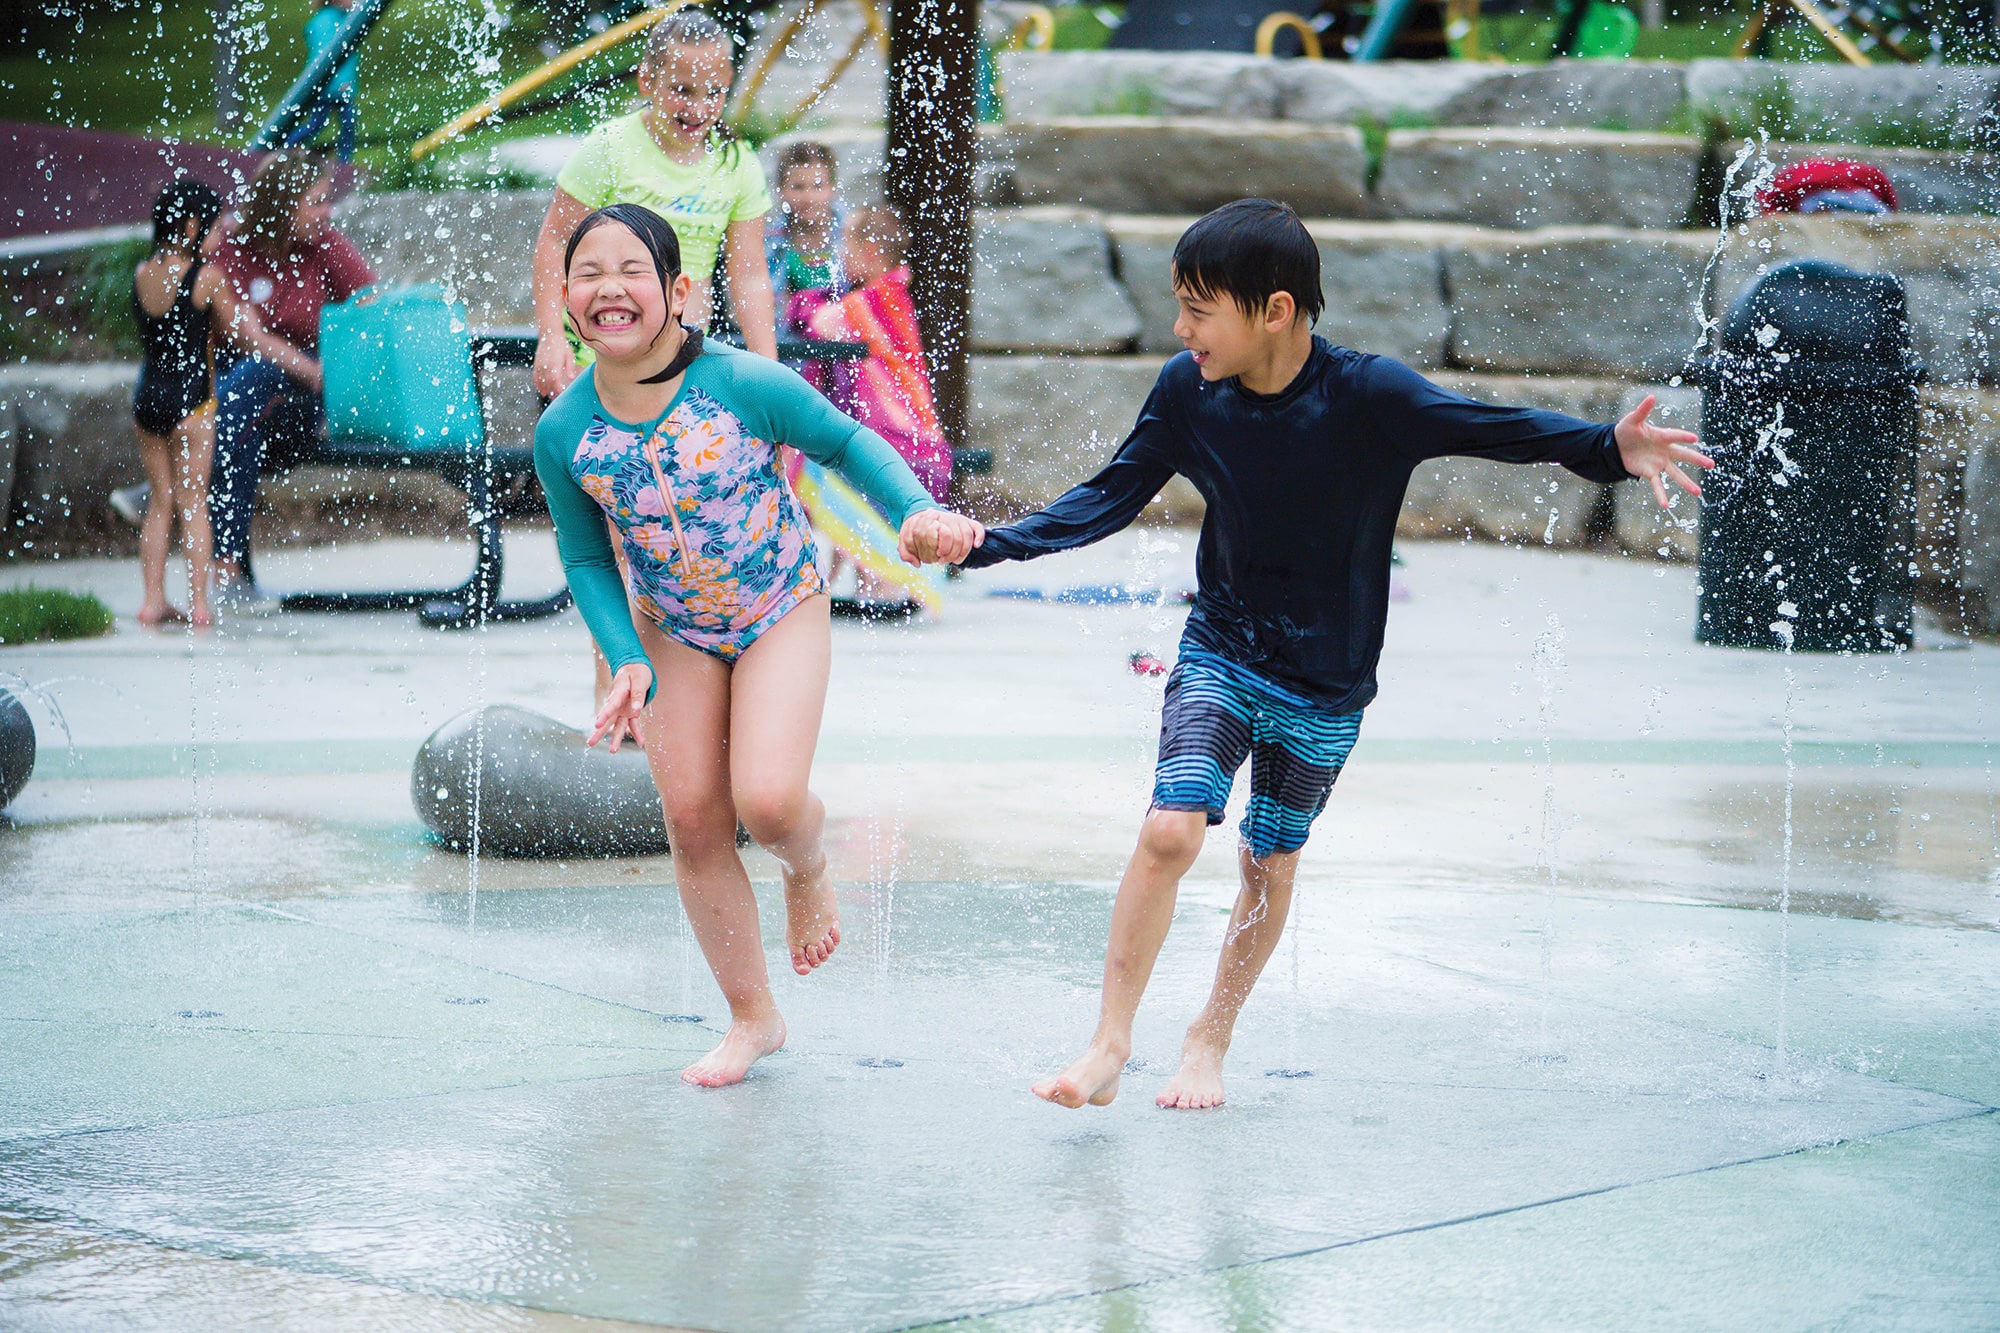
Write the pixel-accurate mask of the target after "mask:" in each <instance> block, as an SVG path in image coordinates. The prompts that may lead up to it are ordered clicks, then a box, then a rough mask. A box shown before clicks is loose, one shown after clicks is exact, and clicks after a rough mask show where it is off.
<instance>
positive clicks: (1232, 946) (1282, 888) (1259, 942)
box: [1153, 847, 1299, 1111]
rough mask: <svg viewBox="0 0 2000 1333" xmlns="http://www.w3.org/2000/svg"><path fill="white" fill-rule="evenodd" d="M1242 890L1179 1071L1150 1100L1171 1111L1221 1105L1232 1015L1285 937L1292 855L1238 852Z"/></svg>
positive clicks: (1190, 1028)
mask: <svg viewBox="0 0 2000 1333" xmlns="http://www.w3.org/2000/svg"><path fill="white" fill-rule="evenodd" d="M1238 859H1239V861H1240V862H1241V865H1242V870H1243V887H1242V888H1241V889H1240V890H1238V892H1237V894H1236V910H1235V911H1233V912H1231V913H1230V915H1229V933H1228V934H1227V935H1226V936H1224V937H1223V941H1222V957H1221V958H1220V959H1219V960H1218V961H1217V962H1216V965H1215V986H1214V988H1213V989H1211V990H1210V991H1209V995H1208V1003H1207V1004H1206V1005H1204V1006H1203V1007H1202V1011H1201V1013H1200V1015H1198V1016H1197V1017H1196V1018H1195V1020H1194V1022H1193V1023H1191V1024H1189V1025H1188V1031H1187V1039H1186V1040H1185V1041H1183V1042H1182V1043H1181V1067H1180V1072H1179V1073H1177V1074H1175V1075H1174V1077H1173V1081H1172V1082H1171V1083H1169V1084H1167V1086H1166V1087H1165V1088H1164V1089H1162V1090H1161V1092H1160V1095H1159V1096H1158V1097H1156V1098H1154V1099H1153V1100H1154V1101H1155V1102H1156V1103H1157V1104H1159V1105H1161V1106H1165V1107H1171V1108H1173V1109H1175V1110H1182V1111H1196V1110H1201V1109H1203V1108H1205V1107H1210V1106H1220V1105H1222V1057H1223V1056H1224V1055H1226V1054H1227V1053H1228V1051H1229V1038H1230V1036H1231V1034H1233V1033H1234V1032H1235V1030H1236V1015H1237V1014H1239V1013H1241V1012H1242V1010H1243V1002H1244V1001H1245V1000H1247V999H1249V998H1250V988H1251V987H1253V986H1255V985H1256V984H1257V978H1258V976H1259V975H1261V974H1262V973H1263V971H1264V964H1266V963H1268V962H1269V961H1271V952H1272V950H1274V949H1276V948H1277V947H1278V939H1279V937H1280V936H1281V935H1283V934H1284V933H1285V918H1286V917H1287V916H1288V915H1290V913H1291V910H1292V876H1293V875H1294V874H1295V873H1297V871H1298V868H1299V854H1298V853H1297V852H1274V853H1272V854H1271V855H1270V856H1268V857H1266V858H1265V859H1263V860H1262V861H1259V860H1257V859H1255V858H1254V857H1252V856H1251V855H1250V849H1249V848H1248V847H1244V848H1243V849H1241V851H1240V852H1239V853H1238Z"/></svg>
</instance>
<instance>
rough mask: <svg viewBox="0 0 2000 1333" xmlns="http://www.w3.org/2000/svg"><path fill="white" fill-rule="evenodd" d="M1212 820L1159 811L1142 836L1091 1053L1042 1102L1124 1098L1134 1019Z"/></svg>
mask: <svg viewBox="0 0 2000 1333" xmlns="http://www.w3.org/2000/svg"><path fill="white" fill-rule="evenodd" d="M1207 833H1208V817H1207V816H1206V815H1205V814H1204V813H1203V812H1202V811H1200V810H1152V811H1149V812H1147V815H1146V822H1145V823H1144V824H1143V825H1142V826H1141V827H1140V829H1139V846H1138V848H1137V849H1136V850H1135V851H1134V852H1133V853H1132V860H1131V861H1130V862H1129V863H1128V864H1127V865H1126V867H1125V878H1124V879H1123V880H1121V881H1120V882H1119V885H1118V900H1117V902H1116V903H1114V904H1113V905H1112V908H1111V940H1110V943H1109V944H1107V945H1106V946H1105V949H1104V995H1103V998H1102V1000H1101V1001H1100V1003H1099V1007H1098V1018H1097V1032H1096V1035H1094V1036H1093V1037H1091V1039H1090V1049H1088V1050H1086V1051H1085V1052H1084V1053H1083V1054H1082V1055H1079V1056H1078V1057H1077V1058H1076V1059H1075V1060H1073V1061H1072V1062H1071V1063H1070V1066H1069V1068H1067V1069H1065V1070H1063V1071H1062V1073H1060V1074H1058V1075H1056V1076H1055V1077H1054V1078H1050V1079H1044V1080H1042V1081H1041V1082H1040V1083H1037V1084H1035V1087H1034V1091H1035V1095H1036V1096H1037V1097H1040V1098H1042V1099H1043V1100H1044V1101H1051V1102H1054V1103H1056V1105H1058V1106H1070V1107H1076V1106H1082V1105H1083V1104H1084V1103H1086V1102H1088V1103H1089V1104H1091V1105H1092V1106H1108V1105H1110V1104H1111V1100H1112V1099H1113V1098H1114V1097H1116V1096H1117V1095H1118V1075H1119V1074H1120V1073H1121V1072H1122V1071H1123V1070H1124V1068H1125V1062H1126V1061H1127V1060H1129V1059H1131V1057H1132V1019H1133V1016H1134V1015H1136V1014H1137V1013H1138V1012H1139V999H1140V997H1141V996H1143V995H1144V994H1145V993H1146V982H1147V981H1148V980H1150V979H1151V978H1152V975H1153V964H1154V962H1155V961H1156V960H1158V958H1159V956H1160V946H1161V945H1162V944H1164V943H1165V942H1166V938H1167V928H1168V927H1169V926H1170V925H1172V924H1173V920H1174V899H1175V898H1176V896H1178V894H1179V892H1180V885H1181V876H1182V875H1185V874H1186V873H1187V872H1188V867H1189V866H1192V865H1193V864H1194V859H1195V857H1196V856H1198V855H1200V854H1201V844H1202V839H1203V838H1204V837H1206V836H1207Z"/></svg>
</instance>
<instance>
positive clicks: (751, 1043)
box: [639, 622, 785, 1088]
mask: <svg viewBox="0 0 2000 1333" xmlns="http://www.w3.org/2000/svg"><path fill="white" fill-rule="evenodd" d="M639 637H640V641H641V642H642V643H643V644H644V645H645V648H646V655H647V657H649V658H650V659H651V660H652V663H653V673H654V676H655V678H656V679H657V680H658V682H659V687H658V689H657V691H656V692H655V693H654V696H653V702H652V703H651V704H649V705H647V707H646V711H645V713H644V714H642V716H641V720H640V725H641V726H642V727H643V728H644V729H645V734H646V738H647V739H648V740H651V741H653V742H654V743H653V744H652V745H649V746H647V747H646V758H647V760H648V762H649V763H650V764H651V765H652V769H653V781H654V782H655V783H656V784H657V785H658V787H659V789H660V804H661V806H662V808H663V809H664V810H665V812H666V818H667V840H668V843H669V845H670V847H671V848H672V853H673V859H674V881H675V883H676V884H677V885H678V886H679V887H680V894H681V905H682V906H683V907H684V908H686V910H687V914H688V922H689V924H691V925H692V926H693V927H694V936H695V939H696V940H698V941H699V942H700V944H701V952H702V956H703V957H704V958H706V959H707V960H708V967H709V971H710V972H712V973H713V974H714V975H715V982H716V985H718V986H720V987H721V988H722V994H723V998H724V999H726V1000H728V1002H729V1018H730V1023H729V1031H728V1033H727V1034H726V1035H725V1036H724V1037H723V1039H722V1041H721V1042H720V1043H718V1044H717V1045H716V1047H715V1049H714V1050H712V1051H710V1052H709V1053H708V1054H707V1055H705V1056H703V1057H702V1058H701V1059H699V1060H697V1061H695V1062H694V1063H693V1064H691V1065H689V1066H688V1067H687V1068H686V1069H684V1070H682V1071H681V1077H682V1078H684V1079H686V1080H687V1081H688V1082H690V1083H697V1084H700V1085H702V1086H704V1087H711V1088H715V1087H722V1086H724V1085H726V1084H730V1083H740V1082H742V1081H743V1076H744V1075H745V1074H747V1073H748V1072H749V1071H750V1066H752V1065H754V1064H755V1063H757V1061H759V1060H761V1059H763V1058H764V1057H765V1056H767V1055H769V1054H771V1053H772V1052H773V1051H775V1050H777V1049H778V1048H779V1047H781V1046H783V1045H784V1044H785V1020H784V1018H783V1016H781V1015H780V1014H779V1013H778V1004H777V1000H776V998H775V997H774V996H773V995H772V994H771V977H770V973H769V972H768V971H767V970H766V968H765V965H764V941H763V935H762V933H761V931H760V929H759V926H758V921H757V896H756V894H755V893H754V892H753V891H752V890H751V887H750V876H749V874H748V873H747V872H746V871H745V870H744V868H743V858H742V857H741V856H739V855H737V852H736V806H735V804H734V801H733V800H732V798H731V796H730V789H729V694H730V669H729V667H727V666H726V665H724V664H723V663H721V662H718V661H716V660H715V659H714V658H712V657H709V656H708V655H707V654H705V653H700V652H696V651H695V650H694V649H692V648H689V647H687V646H686V645H685V644H679V643H674V642H672V641H671V640H669V639H667V638H666V637H665V636H664V635H662V634H661V633H660V632H659V631H658V630H657V629H656V628H654V626H653V625H652V624H651V623H650V622H641V623H640V625H639Z"/></svg>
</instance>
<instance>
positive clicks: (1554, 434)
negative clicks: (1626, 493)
mask: <svg viewBox="0 0 2000 1333" xmlns="http://www.w3.org/2000/svg"><path fill="white" fill-rule="evenodd" d="M1362 373H1363V375H1364V376H1365V377H1366V378H1365V389H1366V394H1367V399H1368V403H1369V407H1370V410H1371V411H1372V413H1373V415H1374V416H1375V417H1376V419H1377V423H1378V426H1379V427H1380V428H1381V429H1383V430H1384V431H1385V433H1387V434H1388V436H1389V438H1391V439H1392V440H1394V441H1395V442H1396V443H1397V445H1398V447H1400V448H1401V449H1402V450H1403V451H1404V452H1405V454H1406V455H1408V456H1410V457H1412V458H1413V459H1415V460H1416V461H1419V462H1422V461H1424V460H1427V459H1432V458H1444V457H1447V456H1458V457H1467V458H1490V459H1492V460H1494V461H1495V462H1499V463H1560V464H1562V465H1563V466H1564V467H1566V468H1568V469H1569V470H1570V471H1571V472H1574V473H1576V474H1577V475H1578V476H1580V477H1582V478H1584V479H1585V480H1587V481H1598V482H1614V481H1624V480H1626V479H1627V478H1630V477H1646V478H1647V479H1649V480H1650V481H1652V483H1653V493H1654V495H1656V496H1658V497H1659V500H1660V503H1661V504H1663V505H1664V504H1665V503H1666V496H1667V493H1666V487H1665V486H1663V485H1661V484H1660V479H1661V477H1662V475H1663V474H1666V473H1668V472H1669V471H1670V470H1671V474H1672V475H1673V476H1674V477H1675V479H1676V481H1677V482H1678V483H1679V484H1680V485H1682V486H1685V487H1687V488H1688V489H1689V490H1691V491H1693V492H1694V493H1695V494H1697V495H1698V494H1700V490H1699V488H1697V487H1696V486H1695V484H1694V482H1693V481H1692V480H1691V479H1690V478H1689V477H1688V476H1687V475H1686V474H1685V473H1683V472H1681V470H1680V468H1679V467H1678V466H1676V465H1677V464H1681V463H1692V464H1694V465H1695V466H1697V467H1712V466H1714V464H1713V462H1712V461H1711V460H1710V459H1709V458H1708V457H1707V456H1706V455H1704V454H1702V453H1699V452H1698V451H1696V450H1695V449H1693V448H1691V447H1690V446H1692V445H1696V444H1699V443H1700V441H1699V440H1697V439H1696V438H1695V437H1694V436H1693V435H1692V434H1690V433H1689V432H1687V431H1684V430H1670V429H1668V428H1666V427H1664V426H1655V425H1653V424H1651V422H1649V421H1648V420H1647V418H1648V417H1649V416H1650V415H1651V413H1652V410H1653V400H1652V399H1651V398H1648V399H1647V400H1646V401H1645V402H1643V403H1641V404H1639V406H1638V407H1636V408H1634V409H1633V410H1632V411H1631V412H1629V413H1627V414H1626V416H1625V417H1624V419H1623V420H1621V421H1619V422H1618V423H1617V425H1615V426H1612V425H1606V424H1604V423H1603V422H1597V421H1584V420H1582V419H1581V418H1578V417H1572V416H1565V415H1564V414H1563V413H1561V412H1545V411H1543V410H1542V409H1540V408H1534V407H1502V406H1499V405H1497V404H1493V403H1482V402H1478V401H1476V400H1474V399H1471V398H1467V397H1465V396H1464V395H1462V394H1456V393H1453V392H1451V391H1450V390H1449V389H1444V388H1441V387H1439V386H1438V385H1435V384H1432V383H1431V382H1430V381H1429V380H1427V379H1425V378H1424V377H1423V376H1422V375H1419V374H1418V373H1417V372H1416V371H1414V370H1411V369H1410V368H1409V367H1408V366H1405V365H1403V364H1401V363H1400V362H1396V361H1391V360H1389V359H1388V358H1386V357H1370V358H1368V365H1367V366H1366V368H1365V369H1364V371H1363V372H1362Z"/></svg>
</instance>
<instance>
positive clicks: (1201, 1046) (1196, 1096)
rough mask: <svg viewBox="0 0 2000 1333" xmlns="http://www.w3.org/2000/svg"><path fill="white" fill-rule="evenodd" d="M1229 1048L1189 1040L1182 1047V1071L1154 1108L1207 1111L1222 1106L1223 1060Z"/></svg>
mask: <svg viewBox="0 0 2000 1333" xmlns="http://www.w3.org/2000/svg"><path fill="white" fill-rule="evenodd" d="M1228 1049H1229V1048H1228V1047H1226V1046H1213V1045H1210V1044H1209V1043H1208V1042H1205V1041H1196V1040H1195V1039H1194V1038H1193V1037H1189V1038H1188V1039H1187V1040H1186V1041H1185V1042H1183V1043H1182V1044H1181V1067H1180V1069H1179V1071H1178V1072H1176V1073H1175V1074H1174V1078H1173V1081H1172V1082H1171V1083H1169V1084H1167V1086H1166V1087H1164V1088H1162V1089H1161V1090H1160V1095H1159V1096H1157V1097H1155V1098H1153V1104H1154V1105H1156V1106H1161V1107H1165V1108H1166V1109H1168V1110H1173V1111H1205V1110H1207V1109H1208V1108H1209V1107H1211V1106H1220V1105H1222V1057H1223V1055H1224V1054H1225V1053H1226V1052H1227V1051H1228Z"/></svg>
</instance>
